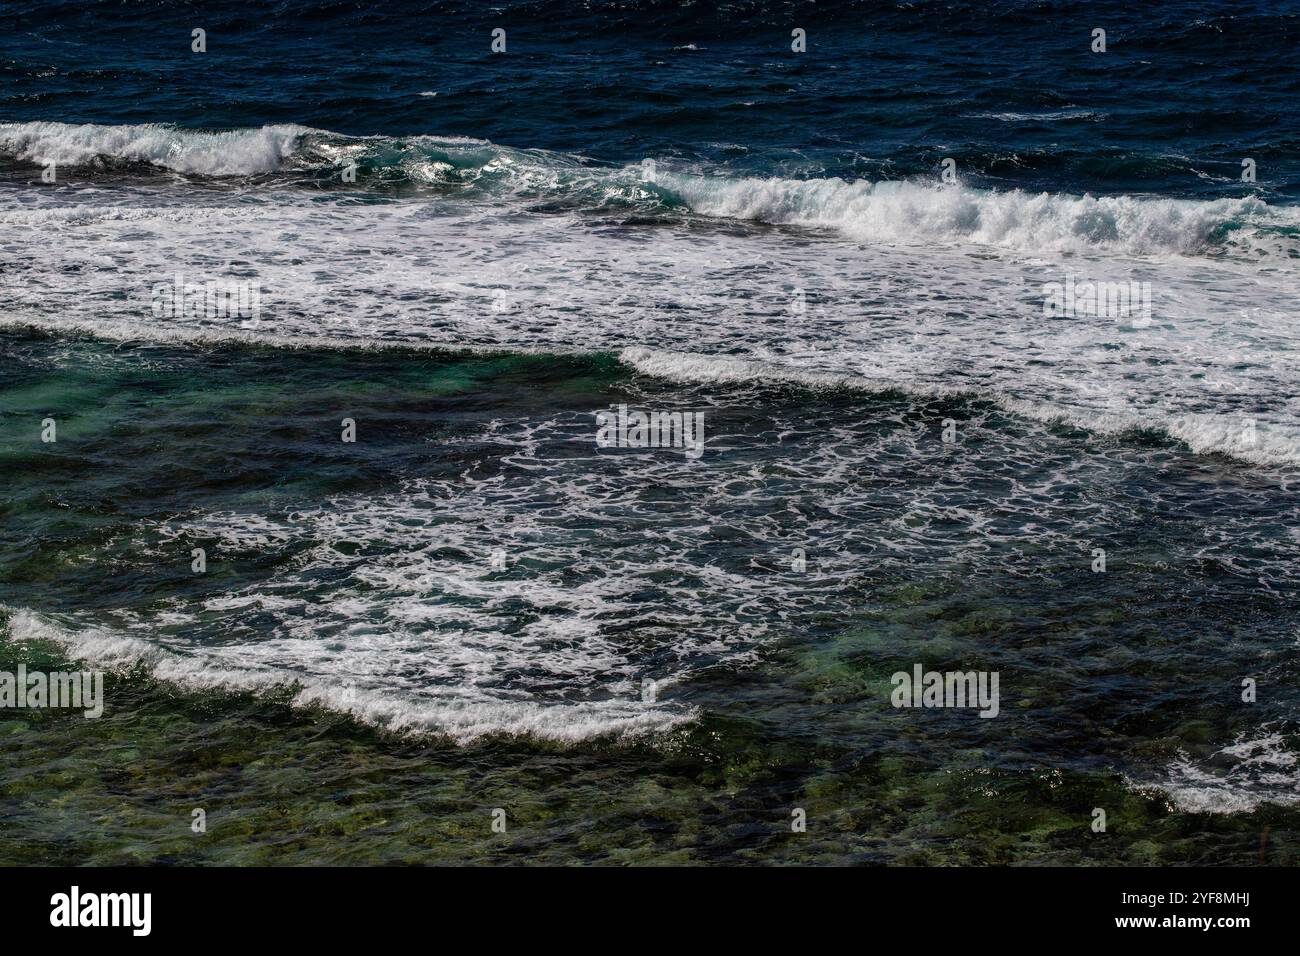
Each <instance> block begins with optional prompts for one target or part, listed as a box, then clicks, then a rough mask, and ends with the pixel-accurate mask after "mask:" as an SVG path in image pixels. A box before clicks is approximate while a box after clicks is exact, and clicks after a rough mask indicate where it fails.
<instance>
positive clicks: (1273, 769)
mask: <svg viewBox="0 0 1300 956" xmlns="http://www.w3.org/2000/svg"><path fill="white" fill-rule="evenodd" d="M1297 763H1298V758H1297V756H1296V754H1295V752H1294V751H1292V750H1291V749H1290V748H1289V747H1288V745H1287V741H1286V736H1285V735H1284V734H1282V733H1279V732H1277V731H1274V730H1272V729H1270V728H1268V727H1264V728H1261V729H1260V730H1259V731H1258V732H1257V733H1255V734H1246V735H1242V736H1240V737H1238V738H1237V740H1235V741H1234V742H1233V743H1231V744H1229V745H1228V746H1226V747H1223V748H1222V749H1220V750H1219V751H1217V752H1216V753H1215V754H1214V756H1213V757H1211V758H1210V759H1209V760H1206V761H1196V760H1193V759H1192V758H1191V757H1190V756H1188V755H1187V754H1181V755H1180V756H1179V758H1178V759H1177V760H1175V761H1174V762H1173V763H1172V764H1171V765H1170V766H1169V768H1168V770H1167V773H1168V778H1167V779H1166V780H1161V781H1158V782H1155V783H1139V782H1133V783H1132V785H1133V786H1134V788H1135V789H1138V790H1150V789H1152V788H1154V789H1156V790H1158V791H1160V792H1162V793H1164V794H1166V795H1167V796H1168V797H1169V799H1170V801H1171V802H1172V803H1173V805H1174V806H1175V807H1176V808H1177V809H1178V810H1179V811H1181V812H1183V813H1216V814H1231V813H1250V812H1251V811H1253V810H1256V809H1258V808H1259V807H1261V806H1263V805H1265V804H1277V805H1281V806H1296V805H1297V804H1300V772H1297Z"/></svg>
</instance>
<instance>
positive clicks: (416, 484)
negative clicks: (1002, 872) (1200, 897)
mask: <svg viewBox="0 0 1300 956" xmlns="http://www.w3.org/2000/svg"><path fill="white" fill-rule="evenodd" d="M1298 44H1300V4H1297V3H1293V2H1280V3H1254V2H1244V3H1240V2H1239V3H1203V2H1171V3H1155V4H1149V5H1148V4H1121V3H1108V2H1087V3H1055V2H1013V0H991V2H985V3H973V2H972V3H965V2H923V0H918V2H911V3H868V2H861V3H810V2H777V0H753V2H736V3H680V2H672V3H670V2H665V0H623V2H585V3H583V2H560V0H538V2H501V3H497V4H493V5H488V4H481V3H471V2H464V3H456V2H452V3H394V4H364V3H354V2H324V0H314V2H309V0H301V2H285V3H211V2H205V3H201V4H200V3H193V4H189V3H170V2H157V3H156V2H121V0H118V2H90V0H81V2H63V0H31V2H29V0H16V2H14V0H6V2H4V3H3V4H0V474H3V476H4V477H3V485H2V486H0V487H3V494H2V495H0V671H6V670H8V671H14V670H15V669H16V668H17V667H18V665H20V664H22V665H23V666H25V667H27V668H29V669H41V668H44V669H46V670H69V669H76V668H87V669H92V668H93V669H100V670H104V671H107V672H108V685H107V686H108V696H107V701H106V707H105V713H104V715H103V716H102V717H100V718H98V719H91V720H88V719H85V718H83V717H82V716H81V715H80V714H79V713H69V712H66V711H58V710H47V711H35V710H31V709H25V710H18V709H0V837H3V839H0V860H3V861H5V862H18V863H101V864H102V863H130V862H151V863H206V862H217V863H286V864H287V863H305V862H324V863H420V862H447V863H490V862H547V863H574V862H584V863H682V864H691V863H850V862H853V863H856V862H867V863H909V864H990V863H1058V864H1060V863H1064V864H1080V863H1084V864H1115V863H1129V864H1181V863H1203V864H1204V863H1209V864H1216V863H1238V864H1240V863H1254V862H1265V863H1291V862H1295V861H1296V859H1297V851H1298V850H1300V765H1298V764H1297V759H1298V758H1300V691H1298V690H1297V687H1300V684H1298V682H1297V679H1298V678H1300V646H1298V643H1297V642H1298V641H1300V619H1298V617H1297V611H1300V511H1298V510H1297V501H1296V489H1297V486H1298V484H1300V398H1298V397H1297V395H1298V394H1300V393H1298V390H1297V387H1298V386H1300V362H1298V360H1300V315H1298V313H1297V302H1300V71H1298V70H1297V68H1296V63H1297V56H1296V49H1297V45H1298ZM620 407H625V408H626V409H631V410H634V411H636V410H641V411H644V412H645V413H647V414H649V413H662V414H665V415H677V416H678V418H679V420H686V421H689V420H691V419H690V418H686V419H682V416H700V417H699V418H698V421H699V422H700V423H701V425H700V428H701V429H702V430H701V431H699V432H697V433H696V436H695V437H696V438H698V439H699V443H698V444H697V445H695V446H688V445H676V444H674V443H672V442H665V443H664V444H663V445H662V446H657V445H645V444H641V445H638V444H636V443H635V442H631V443H624V444H622V445H615V446H613V447H611V446H610V445H609V444H608V443H606V442H603V441H602V440H600V437H599V436H600V423H601V422H602V420H603V419H602V418H601V417H600V416H601V415H602V414H617V413H618V410H619V409H620ZM51 423H52V424H51ZM679 434H680V432H679ZM199 553H201V554H202V560H201V561H199V559H197V558H196V554H199ZM196 561H197V562H198V563H197V564H196ZM916 665H920V666H921V667H922V669H923V670H934V671H939V672H952V671H960V672H968V671H976V672H979V673H984V674H989V673H996V674H998V675H999V686H1000V694H1001V700H1000V707H999V709H998V713H997V716H996V717H993V718H991V719H986V718H984V717H981V716H980V715H979V713H977V712H976V711H974V710H972V709H969V708H965V709H963V708H961V707H945V708H934V709H927V708H906V707H896V706H894V701H893V700H892V690H893V676H894V675H896V674H898V673H900V672H905V673H911V672H912V669H913V667H914V666H916ZM196 807H198V808H204V809H205V810H206V813H207V819H208V831H207V833H206V834H203V835H201V836H200V835H196V834H195V833H194V832H193V831H192V830H191V828H190V821H191V812H192V810H193V809H195V808H196ZM1099 809H1100V810H1103V811H1104V812H1105V817H1106V819H1107V821H1108V825H1107V827H1106V828H1105V829H1104V830H1098V829H1096V828H1095V826H1094V823H1095V821H1096V820H1097V815H1096V811H1097V810H1099ZM496 810H503V811H504V815H505V819H506V820H508V826H507V829H506V831H505V832H504V833H502V832H498V831H496V830H493V829H492V823H493V821H494V819H496V817H495V816H494V811H496ZM796 811H802V812H803V814H804V815H805V817H806V820H807V827H806V830H800V829H797V828H792V826H791V820H792V819H793V818H795V817H797V813H796Z"/></svg>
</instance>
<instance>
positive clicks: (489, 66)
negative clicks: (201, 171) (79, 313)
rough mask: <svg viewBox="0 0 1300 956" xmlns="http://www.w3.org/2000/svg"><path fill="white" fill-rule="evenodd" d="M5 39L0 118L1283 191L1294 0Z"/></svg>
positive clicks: (1292, 108) (270, 25) (852, 9)
mask: <svg viewBox="0 0 1300 956" xmlns="http://www.w3.org/2000/svg"><path fill="white" fill-rule="evenodd" d="M196 27H201V28H203V29H204V30H206V31H207V42H208V52H207V53H206V54H202V55H198V54H194V53H191V51H190V42H191V41H190V34H191V31H192V30H193V29H194V28H196ZM796 27H798V28H802V29H804V30H806V31H807V52H806V53H804V54H796V53H792V52H791V48H790V45H791V30H792V29H794V28H796ZM1097 27H1100V28H1103V29H1105V30H1106V35H1107V51H1106V52H1105V53H1093V52H1091V49H1090V46H1091V44H1092V30H1093V29H1094V28H1097ZM0 28H2V29H0V64H2V69H0V120H9V121H28V120H34V119H57V120H59V121H62V122H67V123H114V124H121V123H145V122H158V123H175V124H179V125H181V126H186V127H196V128H222V127H247V126H258V125H263V124H270V123H297V124H302V125H306V126H311V127H315V128H319V129H325V130H332V131H335V132H341V133H350V134H384V135H409V134H417V133H428V134H438V135H451V136H471V137H477V138H482V139H489V140H492V141H493V142H496V143H500V144H502V145H507V146H514V147H535V148H544V149H551V150H556V151H561V152H567V153H578V154H582V155H586V156H589V157H592V158H594V159H599V160H604V161H609V162H619V163H622V162H629V161H637V160H639V159H640V158H641V157H645V156H655V157H660V158H664V157H676V158H678V159H680V160H682V161H683V162H690V161H698V162H702V163H707V164H709V165H710V166H711V167H715V168H727V169H734V170H737V171H744V172H751V173H752V172H760V173H763V174H766V175H783V176H817V175H829V176H844V177H850V178H858V177H866V178H872V179H876V178H904V177H909V176H915V175H923V174H934V175H937V173H938V170H939V164H940V163H941V161H942V160H943V159H944V158H946V157H951V158H953V159H955V160H956V162H957V164H958V168H959V170H960V171H961V173H962V174H964V175H966V176H969V177H971V181H972V183H973V184H975V185H990V186H998V187H1012V186H1019V187H1025V188H1031V189H1045V190H1051V191H1059V190H1069V191H1073V192H1084V191H1092V192H1095V193H1147V192H1158V193H1162V194H1166V195H1176V196H1238V195H1241V194H1243V193H1244V192H1256V193H1258V194H1262V195H1266V196H1268V197H1269V198H1270V199H1271V200H1274V201H1275V200H1276V199H1281V198H1291V199H1294V198H1295V196H1296V195H1297V189H1300V158H1298V157H1300V122H1298V120H1300V106H1298V105H1297V104H1298V103H1300V78H1297V74H1296V70H1295V69H1294V56H1295V49H1296V46H1297V42H1300V8H1298V7H1297V5H1296V4H1295V3H1292V2H1277V3H1269V2H1244V3H1200V2H1197V3H1183V2H1173V3H1158V4H1150V5H1146V4H1131V3H1108V2H1092V3H1059V2H1015V0H993V2H988V3H964V2H914V3H871V2H861V3H820V4H816V5H813V4H802V3H793V2H791V3H780V2H774V0H762V2H752V3H686V4H682V3H677V2H669V0H627V2H621V3H606V2H585V3H572V2H567V0H547V2H537V0H533V2H504V3H499V4H494V5H487V4H480V3H473V2H464V3H403V4H382V5H379V4H366V3H343V2H338V3H324V2H292V3H201V4H200V3H195V4H185V3H155V2H144V3H133V4H131V5H130V6H129V7H125V8H124V7H120V6H119V5H118V4H115V3H109V2H103V3H85V2H63V0H54V2H46V0H38V2H25V0H18V2H9V3H6V4H5V5H4V7H3V10H2V11H0ZM496 28H501V29H504V30H505V31H506V41H507V43H506V52H505V53H504V54H497V55H494V54H493V53H492V52H491V50H490V44H491V33H492V31H493V30H494V29H496ZM425 92H436V93H437V96H424V97H422V96H421V95H420V94H421V93H425ZM1243 157H1251V158H1254V159H1255V160H1256V162H1257V164H1258V170H1259V173H1258V181H1257V183H1256V184H1255V185H1249V184H1244V183H1242V182H1241V165H1240V163H1241V159H1242V158H1243Z"/></svg>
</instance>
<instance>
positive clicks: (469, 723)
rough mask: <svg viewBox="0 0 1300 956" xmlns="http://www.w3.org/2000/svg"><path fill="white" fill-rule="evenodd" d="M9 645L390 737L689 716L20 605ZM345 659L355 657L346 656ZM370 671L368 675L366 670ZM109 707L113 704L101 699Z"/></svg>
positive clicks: (539, 734) (656, 728) (627, 724)
mask: <svg viewBox="0 0 1300 956" xmlns="http://www.w3.org/2000/svg"><path fill="white" fill-rule="evenodd" d="M0 611H7V616H8V625H7V627H8V637H9V640H11V641H16V642H22V641H38V642H44V643H49V644H52V645H55V646H58V647H60V648H61V649H62V650H63V651H64V652H65V653H67V654H68V655H69V656H71V657H73V658H76V659H77V660H80V661H84V662H85V663H87V664H89V665H91V666H94V667H98V668H103V669H109V670H129V669H135V668H143V669H144V670H145V671H147V672H148V673H149V674H150V675H151V676H152V677H153V678H154V679H155V680H159V681H163V682H166V683H168V684H171V685H173V686H175V687H178V688H180V689H182V690H185V691H190V692H204V691H222V692H235V693H239V692H247V693H255V694H266V693H273V692H277V691H284V692H287V693H292V697H291V698H290V704H291V706H294V707H300V708H310V707H318V708H323V709H327V710H333V711H336V712H338V713H342V714H348V715H349V716H351V717H353V718H354V719H356V720H359V721H362V722H364V723H369V724H373V725H375V726H378V727H382V728H384V729H385V730H388V731H390V732H394V733H412V734H432V735H437V736H441V737H446V738H449V739H451V740H454V741H456V742H457V743H461V744H467V743H471V742H473V741H475V740H478V739H480V738H482V737H486V736H498V735H511V736H528V737H534V738H537V739H542V740H553V741H557V742H561V743H577V742H580V741H584V740H591V739H596V738H631V737H637V736H640V735H643V734H647V733H662V732H664V731H666V730H669V729H671V728H672V727H674V726H677V725H679V724H680V723H682V722H683V721H687V720H689V719H691V716H692V714H691V712H690V711H689V710H682V709H680V708H677V709H673V708H667V707H663V706H654V705H653V704H649V705H647V704H645V703H642V702H641V701H640V700H638V699H636V698H629V699H626V700H604V701H593V702H575V703H557V702H548V703H541V702H537V701H532V700H528V699H527V698H526V697H524V696H523V695H521V696H520V699H515V700H511V699H508V698H505V697H502V696H493V695H491V694H488V693H483V692H481V691H479V690H478V689H477V688H475V687H474V685H473V684H466V685H461V686H450V687H443V688H436V687H435V688H432V689H430V688H428V687H425V688H422V689H421V690H414V689H412V688H410V687H405V686H403V685H402V682H401V681H395V682H392V683H389V684H384V683H378V682H373V681H372V682H371V683H370V684H369V686H368V685H367V683H366V678H365V676H363V677H362V678H361V679H360V680H352V679H350V677H349V675H348V673H347V672H346V671H345V670H343V669H341V668H340V670H339V672H338V673H320V672H319V671H317V672H313V670H312V668H311V661H310V660H309V659H303V660H287V661H285V662H284V663H283V664H282V665H280V666H275V665H272V664H270V663H267V662H266V661H265V660H264V657H265V655H264V654H263V653H261V652H260V649H259V648H258V646H256V645H252V646H250V645H239V646H235V647H213V648H210V649H204V648H200V647H196V646H187V647H184V648H183V649H177V648H174V647H169V646H167V645H166V644H162V643H159V642H158V641H157V639H156V637H153V636H151V637H148V638H145V637H135V636H132V635H131V634H129V633H123V632H120V631H115V630H112V629H108V628H104V627H101V626H95V625H92V624H85V623H82V624H76V623H68V622H66V621H56V620H54V619H52V618H50V617H47V616H43V615H39V614H36V613H34V612H32V611H29V610H26V609H24V608H4V607H2V606H0ZM348 663H352V659H351V658H349V659H348ZM369 676H372V677H373V676H374V675H369ZM108 706H109V707H110V708H111V706H112V704H111V701H110V702H109V703H108Z"/></svg>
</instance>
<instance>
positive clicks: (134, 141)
mask: <svg viewBox="0 0 1300 956" xmlns="http://www.w3.org/2000/svg"><path fill="white" fill-rule="evenodd" d="M307 132H310V130H308V129H307V128H305V127H302V126H263V127H261V128H260V129H237V130H229V131H223V132H205V131H201V130H184V129H177V128H175V127H171V126H161V125H157V124H153V123H149V124H143V125H139V126H101V125H96V124H71V123H40V122H37V123H0V155H9V156H13V157H15V158H17V159H22V160H26V161H27V162H32V163H38V164H41V165H45V164H47V163H55V164H56V165H59V166H64V165H67V166H79V165H85V164H87V163H90V162H92V161H94V160H96V159H99V158H101V157H105V158H109V159H116V160H124V161H128V162H136V163H149V164H151V165H154V166H161V167H163V168H165V169H171V170H175V171H176V172H181V173H198V174H202V175H206V176H236V175H251V174H253V173H264V172H270V171H272V170H275V169H279V168H280V166H281V165H282V164H283V163H284V161H285V160H286V159H287V158H288V157H289V156H291V155H293V152H294V150H295V149H296V147H297V144H298V141H299V138H300V137H301V136H302V135H303V134H304V133H307Z"/></svg>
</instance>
